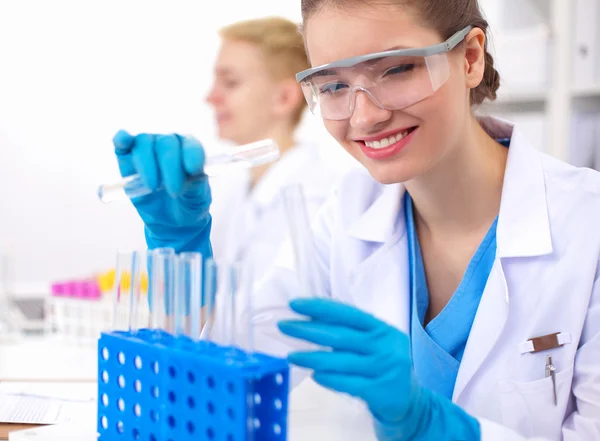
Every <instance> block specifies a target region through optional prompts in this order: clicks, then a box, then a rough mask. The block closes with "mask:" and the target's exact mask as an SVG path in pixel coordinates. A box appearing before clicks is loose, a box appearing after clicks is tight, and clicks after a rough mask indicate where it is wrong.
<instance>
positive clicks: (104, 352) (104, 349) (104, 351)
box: [102, 348, 109, 361]
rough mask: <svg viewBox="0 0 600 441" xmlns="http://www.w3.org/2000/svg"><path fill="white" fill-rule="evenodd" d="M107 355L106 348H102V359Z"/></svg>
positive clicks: (106, 358)
mask: <svg viewBox="0 0 600 441" xmlns="http://www.w3.org/2000/svg"><path fill="white" fill-rule="evenodd" d="M108 355H109V353H108V348H102V359H103V360H104V361H106V360H108Z"/></svg>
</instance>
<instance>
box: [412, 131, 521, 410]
mask: <svg viewBox="0 0 600 441" xmlns="http://www.w3.org/2000/svg"><path fill="white" fill-rule="evenodd" d="M499 142H501V143H502V144H503V145H505V146H508V144H509V142H510V140H504V139H503V140H499ZM404 210H405V218H406V225H407V234H408V244H409V246H408V248H409V262H410V292H411V303H412V308H411V309H412V312H411V348H412V358H413V365H414V369H415V374H416V376H417V378H418V380H419V382H420V384H421V385H422V386H424V387H426V388H427V389H429V390H431V391H434V392H437V393H439V394H441V395H443V396H445V397H446V398H448V399H450V400H451V399H452V394H453V392H454V384H455V383H456V376H457V374H458V368H459V366H460V362H461V360H462V356H463V353H464V351H465V346H466V344H467V339H468V338H469V333H470V332H471V327H472V326H473V321H474V320H475V314H476V312H477V308H478V307H479V301H480V300H481V296H482V294H483V290H484V288H485V285H486V283H487V280H488V277H489V275H490V271H491V269H492V265H493V264H494V260H495V258H496V224H497V222H498V218H497V217H496V219H495V220H494V222H493V223H492V226H491V227H490V229H489V230H488V232H487V234H486V235H485V237H484V239H483V241H482V242H481V244H480V245H479V248H478V249H477V251H476V252H475V254H474V255H473V257H472V258H471V261H470V262H469V265H468V267H467V270H466V271H465V274H464V276H463V279H462V281H461V282H460V284H459V286H458V288H457V289H456V291H455V292H454V294H453V296H452V298H451V299H450V301H449V302H448V304H447V305H446V306H445V307H444V309H443V310H442V311H441V312H440V313H439V314H438V315H437V316H436V317H435V318H434V319H433V320H431V322H429V323H428V324H427V326H425V327H424V326H423V323H424V319H425V314H426V312H427V308H428V306H429V291H428V289H427V280H426V277H425V268H424V266H423V258H422V255H421V247H420V245H419V239H418V237H417V234H416V230H415V223H414V216H413V202H412V199H411V197H410V195H409V194H408V193H406V195H405V197H404Z"/></svg>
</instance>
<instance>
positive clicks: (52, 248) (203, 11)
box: [0, 0, 322, 284]
mask: <svg viewBox="0 0 600 441" xmlns="http://www.w3.org/2000/svg"><path fill="white" fill-rule="evenodd" d="M209 6H210V8H211V10H210V12H209V11H208V7H209ZM299 8H300V2H299V1H282V0H259V1H246V0H221V1H219V2H205V1H199V0H170V1H168V2H167V1H152V0H103V1H97V2H91V1H81V0H79V1H75V0H71V1H68V0H52V1H43V0H39V1H33V0H3V1H1V2H0V254H1V253H3V252H4V253H9V254H10V255H11V257H12V259H13V264H14V267H13V276H14V279H15V281H16V282H18V283H24V282H27V283H35V284H40V283H42V284H43V283H47V282H48V281H51V280H56V279H61V278H67V277H78V276H85V275H87V274H90V273H92V272H95V271H104V270H107V269H109V268H110V267H111V266H112V265H114V258H115V251H116V249H118V248H120V247H123V248H128V247H144V240H143V231H142V224H141V222H140V221H139V220H138V218H137V215H136V213H135V211H134V210H133V208H132V207H130V205H129V204H128V203H126V202H124V203H115V204H111V205H104V204H102V203H101V202H100V201H99V200H98V199H97V198H96V187H97V185H98V184H100V183H102V182H105V181H110V180H113V179H115V178H118V176H119V175H118V170H117V167H116V163H115V160H114V157H113V153H112V143H111V138H112V136H113V135H114V133H115V132H116V131H117V130H118V129H120V128H124V129H127V130H130V131H132V132H139V131H153V132H179V133H190V134H193V135H195V136H197V137H198V138H199V139H201V140H202V141H203V142H204V143H205V144H206V147H207V149H208V150H210V149H211V147H212V148H214V146H217V145H218V143H217V140H216V138H215V130H214V126H213V123H212V113H211V111H210V109H209V108H208V106H207V105H206V104H205V103H204V97H205V95H206V93H207V91H208V89H209V87H210V85H211V82H212V64H213V61H214V58H215V55H216V51H217V49H218V44H219V41H218V36H217V30H218V28H220V27H221V26H223V25H225V24H227V23H229V22H232V21H236V20H240V19H245V18H253V17H260V16H264V15H281V16H284V17H287V18H290V19H294V20H297V21H299V20H300V10H299ZM311 120H312V121H311ZM311 122H312V124H311ZM315 130H316V131H317V132H318V131H319V130H322V129H321V127H320V126H315V121H314V119H312V118H311V119H309V121H308V123H307V124H305V125H304V129H303V131H304V134H305V135H306V133H309V134H310V133H311V132H313V133H314V131H315Z"/></svg>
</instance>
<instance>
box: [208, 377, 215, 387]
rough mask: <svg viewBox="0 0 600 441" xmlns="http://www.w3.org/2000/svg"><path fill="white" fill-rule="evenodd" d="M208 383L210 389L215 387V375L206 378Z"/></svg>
mask: <svg viewBox="0 0 600 441" xmlns="http://www.w3.org/2000/svg"><path fill="white" fill-rule="evenodd" d="M206 384H208V387H209V389H214V388H215V379H214V378H213V377H208V378H207V379H206Z"/></svg>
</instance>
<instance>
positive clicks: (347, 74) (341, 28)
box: [115, 0, 600, 441]
mask: <svg viewBox="0 0 600 441" xmlns="http://www.w3.org/2000/svg"><path fill="white" fill-rule="evenodd" d="M302 12H303V21H304V26H303V34H304V38H305V43H306V47H307V49H308V53H309V54H310V60H311V64H312V65H313V66H316V67H314V68H311V69H308V70H306V71H303V72H301V73H299V74H298V76H297V79H298V80H299V82H300V83H301V85H302V88H303V90H304V94H305V96H306V98H307V100H308V103H309V106H310V108H311V110H312V111H313V112H314V113H315V114H317V115H319V116H321V117H322V118H323V120H324V122H325V125H326V127H327V130H328V131H329V133H330V134H331V135H332V136H333V137H334V138H336V139H337V141H338V142H339V144H340V145H341V146H342V147H343V148H344V149H345V150H346V151H348V152H349V153H350V154H351V155H352V156H353V157H354V158H356V159H357V160H358V161H359V162H360V163H362V165H363V166H364V170H362V171H351V172H350V173H349V174H348V176H347V177H346V178H345V179H344V180H343V181H342V183H341V185H340V186H339V188H338V189H337V191H336V194H335V195H334V197H332V199H331V200H330V201H329V202H327V203H326V205H325V206H324V207H323V209H322V210H321V211H320V213H319V215H318V216H317V219H316V221H315V224H314V233H315V237H316V242H317V251H318V253H317V254H318V255H317V259H319V263H320V264H321V267H322V275H323V276H324V279H325V280H326V284H325V287H324V288H323V291H324V292H319V293H315V296H319V297H320V298H310V299H307V298H304V299H300V300H294V301H292V302H290V306H291V309H292V310H293V311H295V313H297V314H300V315H301V317H302V318H309V320H281V319H280V318H275V319H274V318H273V314H270V313H267V310H266V309H264V308H263V307H268V306H269V305H272V306H277V305H280V307H281V308H282V311H283V306H282V305H287V302H288V300H289V299H290V298H294V297H298V296H300V294H302V293H296V292H295V291H294V290H295V289H297V288H296V283H295V282H294V277H293V276H292V275H291V272H290V270H289V269H287V270H286V269H284V268H283V267H280V268H276V269H274V271H273V273H271V275H270V279H269V280H268V281H267V282H266V283H265V284H264V286H263V287H262V288H261V289H260V292H258V293H257V294H256V296H257V300H256V304H258V305H259V306H260V307H261V308H263V310H262V311H263V312H261V311H258V312H257V314H256V315H255V317H254V321H255V323H256V324H257V328H258V329H259V330H260V332H261V335H260V336H257V337H256V338H257V339H261V343H262V345H263V346H262V347H272V348H276V349H274V350H281V351H285V352H286V353H287V352H290V351H292V352H291V353H290V355H289V359H290V360H291V362H292V363H294V364H296V365H298V366H300V367H303V368H308V369H312V370H314V374H313V375H314V379H315V380H316V381H317V382H318V383H319V384H321V385H323V386H325V387H327V388H330V389H333V390H336V391H339V392H342V393H347V394H350V395H352V396H355V397H358V398H360V399H362V400H363V401H364V403H365V404H366V406H367V407H368V409H369V411H370V413H371V415H372V416H373V419H374V421H375V428H376V432H377V435H378V437H379V438H380V439H381V440H394V441H398V440H469V441H470V440H482V441H492V440H502V441H508V440H515V441H516V440H519V441H522V440H530V441H532V440H536V441H559V440H563V441H591V440H597V439H600V281H599V278H600V271H599V257H600V228H598V223H599V220H600V175H599V174H598V173H596V172H594V171H590V170H586V169H576V168H574V167H572V166H570V165H567V164H565V163H562V162H560V161H558V160H556V159H553V158H551V157H548V156H545V155H543V154H542V153H540V152H538V151H536V150H534V149H532V148H531V147H530V146H529V145H528V142H527V140H526V139H525V138H524V136H523V134H522V133H521V132H520V130H519V128H518V127H514V126H512V125H511V124H509V123H507V122H504V121H500V120H497V119H492V118H476V117H475V116H474V114H473V112H472V107H473V106H475V105H477V104H480V103H481V102H482V101H483V100H484V99H486V98H489V99H494V97H495V93H496V89H497V87H498V82H499V78H498V75H497V73H496V71H495V70H494V67H493V62H492V58H491V56H490V55H489V54H488V52H487V50H486V31H487V23H486V21H485V20H484V19H483V18H482V14H481V12H480V10H479V6H478V3H477V1H476V0H453V1H448V0H419V1H416V0H415V1H411V0H397V1H392V0H390V1H388V2H364V1H359V0H356V1H350V0H337V1H336V0H302ZM524 74H526V66H524ZM115 145H116V149H117V155H118V157H119V160H120V161H121V163H127V161H130V158H131V156H132V155H133V156H135V155H136V152H137V151H138V150H139V149H140V145H141V146H142V147H144V148H149V147H148V146H152V148H153V149H154V150H155V152H156V153H157V161H156V162H153V161H148V162H145V163H140V167H139V171H140V172H141V173H143V174H144V175H145V176H151V177H154V176H156V175H158V174H159V170H160V175H161V176H163V179H164V181H165V184H166V186H167V188H170V193H171V194H178V192H179V191H180V189H181V187H182V184H183V182H184V179H185V175H186V174H195V173H198V172H200V171H201V170H202V165H203V162H202V159H203V153H202V149H201V147H200V145H199V144H198V142H197V141H195V140H193V139H183V140H182V141H180V138H178V137H175V136H155V137H150V136H148V135H137V136H132V135H128V134H127V133H125V132H120V133H119V134H118V135H117V136H116V137H115ZM130 170H132V168H130ZM190 191H191V190H190ZM208 195H209V189H208V187H207V185H199V186H198V187H197V189H196V190H195V191H194V193H191V192H189V193H187V194H185V195H180V196H178V197H175V198H169V197H167V196H166V195H160V194H156V195H153V196H150V197H148V198H147V199H146V200H144V201H143V203H139V204H138V205H137V208H138V211H139V212H140V214H141V215H142V217H143V218H145V219H151V221H147V222H146V225H147V228H148V231H149V233H150V238H151V239H155V240H157V241H159V242H160V243H162V244H168V245H170V246H175V247H176V248H177V249H179V250H182V249H194V250H200V251H208V250H209V244H208V231H209V229H210V216H209V214H208V211H207V207H208V203H209V198H208ZM165 208H166V210H165ZM155 243H156V242H154V241H153V240H150V241H149V245H150V246H153V245H155ZM269 311H273V309H272V308H271V309H269ZM275 325H277V326H278V327H279V329H280V330H281V331H282V332H283V334H286V336H285V337H284V336H283V335H282V334H276V333H274V332H272V331H273V329H272V326H275ZM315 345H316V346H317V347H319V346H320V347H324V350H323V351H318V350H317V351H315V350H314V349H313V348H314V347H315Z"/></svg>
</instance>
